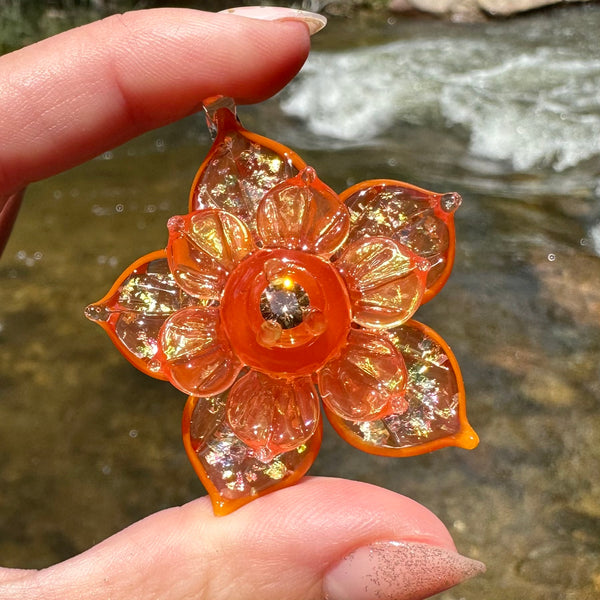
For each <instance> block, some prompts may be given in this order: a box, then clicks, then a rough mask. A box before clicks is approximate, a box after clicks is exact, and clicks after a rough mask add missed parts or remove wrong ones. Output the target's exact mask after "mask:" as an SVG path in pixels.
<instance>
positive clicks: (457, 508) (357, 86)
mask: <svg viewBox="0 0 600 600" xmlns="http://www.w3.org/2000/svg"><path fill="white" fill-rule="evenodd" d="M599 26H600V9H599V7H593V6H590V7H576V8H572V9H571V10H561V11H552V12H550V13H537V14H535V15H532V16H529V17H526V18H523V19H519V20H514V21H501V22H496V23H492V24H479V25H469V26H456V25H450V24H445V23H440V22H435V21H428V20H425V21H410V23H403V22H401V21H397V22H393V21H391V22H384V21H382V20H368V19H367V20H364V21H363V20H354V21H343V22H338V23H335V22H334V23H332V24H331V26H330V27H329V28H328V29H329V31H328V32H327V33H326V34H322V36H321V37H320V38H319V36H317V38H316V40H315V44H316V47H315V52H314V54H313V56H312V57H311V60H310V62H309V64H308V66H307V67H306V69H305V70H304V72H303V73H302V74H301V76H300V77H299V78H298V79H297V80H296V81H295V82H294V84H293V85H292V86H291V87H290V88H289V90H286V91H285V92H284V93H283V94H282V95H281V96H280V97H278V98H277V99H275V100H273V101H271V102H268V103H266V104H264V105H261V106H259V107H252V108H250V107H249V108H244V109H242V110H241V111H240V112H241V117H242V120H243V122H244V123H245V125H246V126H247V127H248V128H250V129H252V130H255V131H257V132H259V133H263V134H265V135H268V136H270V137H273V138H275V139H277V140H279V141H281V142H283V143H285V144H287V145H289V146H291V147H293V148H295V149H296V150H297V151H298V152H299V153H300V154H301V155H302V156H303V157H304V158H305V159H306V160H307V161H308V162H309V163H310V164H312V165H313V166H314V167H315V168H316V169H317V172H318V173H319V175H320V176H321V178H323V179H324V180H325V181H326V182H327V183H328V184H330V185H331V186H332V187H334V188H335V189H337V190H338V191H341V190H342V189H344V188H345V187H347V186H348V185H350V184H352V183H355V182H357V181H360V180H362V179H368V178H375V177H391V178H397V179H402V180H405V181H409V182H411V183H414V184H417V185H420V186H422V187H426V188H429V189H435V190H436V191H450V190H455V191H458V192H459V193H461V194H462V195H463V196H464V204H463V206H462V207H461V208H460V210H459V211H458V213H457V235H458V239H459V245H458V249H457V260H456V266H455V269H454V272H453V275H452V277H451V278H450V280H449V282H448V284H447V285H446V287H445V288H444V290H443V292H442V293H441V294H440V295H439V296H438V297H437V298H436V299H434V300H433V301H432V302H431V303H429V304H428V305H427V306H425V307H423V308H422V309H421V310H420V311H419V312H418V315H417V316H418V318H419V320H422V321H424V322H425V323H427V324H428V325H430V326H431V327H433V328H434V329H435V330H436V331H438V332H439V333H440V334H441V335H442V336H443V337H444V338H445V339H446V340H447V341H448V342H449V343H450V345H451V346H452V348H453V350H454V351H455V353H456V355H457V357H458V359H459V362H460V364H461V366H462V369H463V374H464V377H465V383H466V387H467V394H468V409H469V415H470V420H471V422H472V424H473V426H474V427H475V429H476V430H477V431H478V433H479V435H480V437H481V445H480V446H479V448H477V449H476V450H474V451H471V452H466V451H461V450H459V449H452V448H448V449H444V450H441V451H439V452H436V453H433V454H431V455H427V456H422V457H415V458H410V459H398V460H393V459H388V458H379V457H373V456H368V455H365V454H362V453H360V452H358V451H355V450H353V449H351V448H349V447H348V446H347V445H346V444H345V443H344V442H342V441H341V440H340V439H339V438H337V436H336V435H335V434H334V432H333V431H332V430H331V429H330V428H328V429H327V430H326V434H325V439H324V445H323V448H322V451H321V454H320V456H319V458H318V460H317V463H316V464H315V466H314V468H313V470H312V471H311V472H312V473H313V474H321V475H331V476H342V477H349V478H354V479H361V480H364V481H369V482H372V483H375V484H378V485H382V486H385V487H388V488H391V489H394V490H396V491H398V492H401V493H403V494H406V495H408V496H411V497H413V498H415V499H416V500H418V501H420V502H422V503H424V504H425V505H426V506H428V507H429V508H431V509H432V510H433V511H434V512H436V514H438V515H439V516H440V518H441V519H442V520H443V521H444V522H445V523H446V525H447V526H448V527H449V529H450V531H451V532H452V534H453V536H454V538H455V540H456V542H457V546H458V548H459V549H460V550H461V551H462V552H463V553H465V554H468V555H470V556H473V557H475V558H479V559H481V560H484V561H485V562H486V563H487V564H488V573H487V574H486V575H485V576H484V577H481V578H478V579H476V580H473V581H471V582H468V583H466V584H464V585H463V586H461V587H460V588H459V590H458V591H449V592H447V593H444V594H440V595H439V596H438V597H439V598H440V600H442V599H443V600H452V599H454V600H456V599H458V598H468V599H475V598H477V599H479V598H485V599H486V600H495V599H499V600H500V599H502V600H504V599H506V598H518V599H521V598H527V600H538V599H539V600H542V599H543V600H559V599H560V600H563V599H564V598H569V599H576V600H580V599H581V600H587V599H591V598H596V597H598V594H600V583H599V582H600V543H599V540H600V484H599V483H598V476H597V474H598V472H599V457H600V451H599V448H600V417H599V414H600V413H599V411H598V409H599V404H600V367H599V365H600V362H599V361H598V356H599V355H600V331H599V329H600V325H599V324H600V258H599V256H600V156H599V155H600V148H599V146H598V144H599V142H598V140H599V139H600V136H599V135H598V134H599V133H600V132H599V128H600V125H599V124H600V81H599V79H600V66H599V65H600V46H599V45H598V43H597V34H596V32H597V31H598V29H599ZM208 143H209V142H208V136H207V134H206V133H205V126H204V123H203V119H202V118H200V117H193V118H190V119H187V120H186V121H184V122H181V123H178V124H175V125H173V126H171V127H168V128H165V129H163V130H160V131H158V132H154V133H151V134H147V135H146V136H144V137H142V138H140V139H139V140H136V141H134V142H132V143H130V144H127V145H125V146H123V147H121V148H118V149H116V150H114V151H113V152H111V153H107V154H106V155H104V156H103V157H100V158H98V159H96V160H94V161H91V162H89V163H87V164H85V165H83V166H81V167H79V168H77V169H73V170H72V171H70V172H68V173H65V174H63V175H60V176H57V177H55V178H52V179H50V180H48V181H45V182H41V183H39V184H36V185H34V186H32V187H31V189H30V190H29V192H28V197H27V201H26V204H25V206H24V209H23V212H22V214H21V215H20V219H19V221H18V223H17V228H16V230H15V232H14V236H13V238H12V239H11V241H10V243H9V246H8V247H7V250H6V254H5V256H4V258H3V259H2V262H1V263H0V280H1V281H2V285H1V288H0V303H1V306H2V309H1V310H0V386H1V388H0V389H1V402H0V455H1V456H2V457H3V461H2V463H1V464H0V481H1V482H2V493H1V494H0V563H2V564H6V565H13V566H22V567H27V566H29V567H40V566H44V565H47V564H50V563H52V562H55V561H57V560H60V559H63V558H66V557H67V556H70V555H72V554H74V553H76V552H80V551H81V550H83V549H85V548H87V547H89V546H90V545H91V544H93V543H95V542H97V541H99V540H100V539H103V538H104V537H106V536H107V535H110V534H111V533H113V532H114V531H116V530H118V529H120V528H122V527H124V526H125V525H127V524H129V523H131V522H132V521H134V520H137V519H139V518H140V517H142V516H144V515H146V514H149V513H151V512H153V511H155V510H158V509H160V508H163V507H166V506H170V505H174V504H178V503H182V502H185V501H186V500H188V499H190V498H192V497H195V496H197V495H199V494H201V493H202V488H201V486H200V484H199V482H197V481H196V478H195V476H194V474H193V472H192V470H191V468H190V466H189V465H188V463H187V459H186V457H185V455H184V452H183V450H182V448H181V442H180V437H179V421H180V415H181V410H182V408H183V403H184V398H183V397H182V395H181V394H179V393H178V392H176V391H175V390H174V389H172V388H171V387H170V386H169V385H167V384H165V383H162V382H158V381H154V380H152V379H150V378H148V377H145V376H143V375H141V374H139V373H138V372H137V371H135V369H133V368H132V367H131V366H130V365H129V363H127V362H126V361H125V360H124V359H123V358H122V357H121V356H120V355H119V354H118V352H116V351H115V350H114V349H113V347H112V345H111V343H110V342H109V340H108V339H107V337H106V336H105V335H104V334H103V332H102V331H101V330H100V329H99V328H97V327H94V326H92V325H91V324H90V323H88V322H87V321H86V320H85V319H84V317H83V308H84V306H85V305H86V304H88V303H89V302H90V301H94V300H97V299H98V298H100V297H101V296H102V295H103V294H104V293H105V292H106V290H107V289H108V286H109V285H110V284H112V282H113V281H114V279H115V278H116V277H117V276H118V275H119V273H120V272H121V271H122V270H123V269H124V268H125V267H126V266H127V265H128V264H129V263H130V262H132V261H133V260H135V259H136V258H137V257H139V256H141V255H142V254H144V253H146V252H150V251H152V250H155V249H158V248H159V247H161V246H164V244H165V243H166V221H167V219H168V218H169V216H171V215H172V214H177V213H181V212H185V210H186V203H187V192H188V188H189V185H190V184H191V181H192V178H193V175H194V172H195V169H196V168H197V166H198V165H199V163H200V162H201V160H202V158H203V156H204V153H205V152H206V149H207V148H208Z"/></svg>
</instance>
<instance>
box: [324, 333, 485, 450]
mask: <svg viewBox="0 0 600 600" xmlns="http://www.w3.org/2000/svg"><path fill="white" fill-rule="evenodd" d="M387 333H388V334H390V339H391V341H392V343H393V344H394V346H395V347H396V348H397V349H398V350H399V351H400V352H401V353H402V356H403V357H404V361H405V363H406V368H407V372H408V379H407V384H406V395H405V400H406V402H407V404H408V408H407V409H406V410H404V411H402V412H400V413H395V414H391V415H388V416H386V417H383V418H381V419H377V420H373V421H351V420H349V419H344V418H341V417H340V416H338V415H337V414H336V413H334V412H333V411H332V410H331V409H330V408H329V407H328V406H327V404H325V411H326V413H327V417H328V418H329V420H330V422H331V424H332V425H333V427H334V428H335V429H336V431H337V432H338V433H339V434H340V436H342V437H343V438H344V439H345V440H346V441H347V442H348V443H350V444H352V445H353V446H356V447H357V448H359V449H361V450H364V451H365V452H370V453H371V454H382V455H386V456H412V455H415V454H423V453H425V452H431V451H432V450H437V449H439V448H443V447H445V446H460V447H462V448H467V449H472V448H475V446H477V444H478V442H479V438H478V437H477V434H476V433H475V431H473V429H472V428H471V426H470V425H469V422H468V421H467V415H466V405H465V389H464V385H463V381H462V377H461V374H460V369H459V367H458V363H457V362H456V358H455V357H454V355H453V354H452V351H451V350H450V348H449V347H448V345H447V344H446V343H445V342H444V340H442V338H440V336H439V335H437V334H436V333H435V332H434V331H433V330H431V329H430V328H429V327H426V326H425V325H423V324H421V323H418V322H417V321H409V322H408V323H405V324H404V325H401V326H400V327H397V328H395V329H393V330H392V331H390V332H387Z"/></svg>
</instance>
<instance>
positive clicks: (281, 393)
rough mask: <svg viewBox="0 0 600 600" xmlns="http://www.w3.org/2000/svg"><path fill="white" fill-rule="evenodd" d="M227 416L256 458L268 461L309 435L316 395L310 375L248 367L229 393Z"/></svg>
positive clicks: (313, 428) (312, 428)
mask: <svg viewBox="0 0 600 600" xmlns="http://www.w3.org/2000/svg"><path fill="white" fill-rule="evenodd" d="M227 420H228V422H229V426H230V427H231V429H232V430H233V431H234V433H235V434H236V435H237V437H239V438H240V439H241V440H242V441H243V442H244V443H245V444H247V445H248V446H249V447H250V448H252V449H253V451H254V453H255V456H256V457H257V458H259V459H260V460H263V461H269V460H271V459H272V458H273V456H276V455H277V454H281V453H282V452H288V451H290V450H293V449H295V448H297V447H298V446H301V445H302V444H304V443H306V442H307V441H308V440H309V439H310V438H311V437H312V435H313V434H314V432H315V431H316V428H317V425H318V422H319V397H318V395H317V391H316V389H315V386H314V384H313V382H312V380H311V378H310V377H298V378H296V379H292V380H285V379H274V378H273V377H269V376H268V375H264V374H263V373H259V372H258V371H253V370H251V371H250V372H249V373H248V374H247V375H244V376H243V377H242V378H240V379H239V381H238V382H237V383H236V384H235V386H234V387H233V389H232V390H231V392H230V394H229V398H228V401H227Z"/></svg>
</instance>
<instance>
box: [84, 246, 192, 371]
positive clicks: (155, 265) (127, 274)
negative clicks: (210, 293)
mask: <svg viewBox="0 0 600 600" xmlns="http://www.w3.org/2000/svg"><path fill="white" fill-rule="evenodd" d="M193 302H194V299H193V298H191V297H190V296H188V295H187V294H186V293H185V292H184V291H183V290H182V289H181V288H180V287H179V286H178V285H177V282H176V281H175V279H174V278H173V276H172V275H171V272H170V271H169V265H168V263H167V258H166V255H165V251H164V250H160V251H158V252H153V253H151V254H148V255H146V256H143V257H142V258H140V259H139V260H138V261H136V262H135V263H133V264H132V265H131V266H130V267H128V268H127V269H126V270H125V271H124V272H123V274H122V275H121V276H120V277H119V278H118V279H117V281H116V282H115V284H114V285H113V287H112V288H111V290H110V291H109V292H108V294H107V295H106V296H105V297H104V298H103V299H102V300H100V301H99V302H96V303H95V304H90V306H88V307H87V308H86V310H85V314H86V316H87V317H88V319H90V320H92V321H95V322H96V323H98V324H99V325H100V326H101V327H102V328H103V329H104V330H105V331H106V333H108V335H109V336H110V338H111V339H112V341H113V343H114V344H115V345H116V346H117V348H118V349H119V350H120V351H121V353H122V354H123V356H125V358H127V360H129V361H130V362H131V363H132V364H133V365H135V366H136V367H137V368H138V369H140V371H143V372H144V373H147V374H148V375H151V376H152V377H156V378H158V379H166V376H165V374H164V373H163V372H162V370H161V366H160V363H159V362H158V361H157V360H156V358H155V357H156V354H157V352H158V340H159V332H160V328H161V327H162V325H163V323H164V322H165V321H166V319H167V318H169V317H170V316H171V315H172V314H174V313H175V312H177V311H178V310H180V309H181V308H184V307H186V306H189V305H190V304H192V303H193Z"/></svg>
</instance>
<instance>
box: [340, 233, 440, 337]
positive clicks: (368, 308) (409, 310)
mask: <svg viewBox="0 0 600 600" xmlns="http://www.w3.org/2000/svg"><path fill="white" fill-rule="evenodd" d="M334 264H335V267H336V268H337V269H338V271H339V272H340V274H341V275H342V277H343V278H344V280H345V281H346V285H347V287H348V291H349V293H350V299H351V301H352V318H353V320H354V321H355V322H356V323H358V324H359V325H363V326H364V327H372V328H375V329H384V328H385V329H388V328H390V327H393V326H395V325H400V324H401V323H404V321H407V320H408V319H410V317H412V315H413V314H414V313H415V311H416V310H417V308H419V305H420V304H421V299H422V297H423V292H424V291H425V284H426V280H427V272H428V270H429V262H428V261H426V260H425V259H423V258H421V257H419V256H417V255H416V254H414V253H413V252H411V251H410V250H408V248H406V247H405V246H400V245H399V244H398V243H396V242H395V241H394V240H392V239H390V238H380V237H367V238H363V239H361V240H357V241H355V242H353V243H352V244H350V245H348V246H347V247H346V248H345V249H344V251H343V252H342V254H341V256H340V257H339V259H338V260H336V261H335V263H334Z"/></svg>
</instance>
